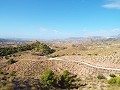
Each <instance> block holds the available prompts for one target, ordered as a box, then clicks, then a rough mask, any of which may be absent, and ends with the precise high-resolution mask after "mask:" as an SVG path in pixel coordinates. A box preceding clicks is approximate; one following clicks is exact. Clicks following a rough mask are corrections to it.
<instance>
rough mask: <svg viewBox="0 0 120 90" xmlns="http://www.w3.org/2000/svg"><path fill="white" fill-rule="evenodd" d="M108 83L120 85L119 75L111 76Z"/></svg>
mask: <svg viewBox="0 0 120 90" xmlns="http://www.w3.org/2000/svg"><path fill="white" fill-rule="evenodd" d="M108 83H109V84H115V85H120V77H112V78H110V79H109V80H108Z"/></svg>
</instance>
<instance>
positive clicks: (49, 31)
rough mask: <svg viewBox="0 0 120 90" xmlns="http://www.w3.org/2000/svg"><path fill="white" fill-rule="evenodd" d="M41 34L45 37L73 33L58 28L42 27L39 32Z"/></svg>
mask: <svg viewBox="0 0 120 90" xmlns="http://www.w3.org/2000/svg"><path fill="white" fill-rule="evenodd" d="M37 33H38V34H39V36H41V37H44V38H49V39H50V38H66V37H69V36H70V35H71V33H69V32H65V31H62V30H57V29H48V28H43V27H40V28H39V30H38V32H37Z"/></svg>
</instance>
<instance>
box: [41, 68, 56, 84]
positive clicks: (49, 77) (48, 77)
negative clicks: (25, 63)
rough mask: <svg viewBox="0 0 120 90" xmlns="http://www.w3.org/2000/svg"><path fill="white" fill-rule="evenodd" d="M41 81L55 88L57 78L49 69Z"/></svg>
mask: <svg viewBox="0 0 120 90" xmlns="http://www.w3.org/2000/svg"><path fill="white" fill-rule="evenodd" d="M40 80H41V83H42V84H43V85H45V86H55V85H56V81H57V78H56V75H55V74H54V72H53V71H52V70H50V69H47V70H46V72H45V73H44V74H43V75H42V76H41V78H40Z"/></svg>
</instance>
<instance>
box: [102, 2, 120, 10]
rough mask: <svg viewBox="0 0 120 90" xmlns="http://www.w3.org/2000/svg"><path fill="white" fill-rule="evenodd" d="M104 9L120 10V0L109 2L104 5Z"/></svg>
mask: <svg viewBox="0 0 120 90" xmlns="http://www.w3.org/2000/svg"><path fill="white" fill-rule="evenodd" d="M102 7H104V8H108V9H120V0H108V2H107V3H106V4H104V5H102Z"/></svg>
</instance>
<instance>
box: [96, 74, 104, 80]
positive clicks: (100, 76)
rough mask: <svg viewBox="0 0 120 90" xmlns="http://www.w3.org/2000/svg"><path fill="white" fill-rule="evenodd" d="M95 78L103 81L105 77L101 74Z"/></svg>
mask: <svg viewBox="0 0 120 90" xmlns="http://www.w3.org/2000/svg"><path fill="white" fill-rule="evenodd" d="M97 78H98V79H105V76H104V75H102V74H100V75H98V76H97Z"/></svg>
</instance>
